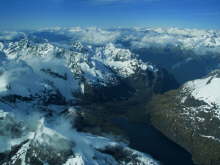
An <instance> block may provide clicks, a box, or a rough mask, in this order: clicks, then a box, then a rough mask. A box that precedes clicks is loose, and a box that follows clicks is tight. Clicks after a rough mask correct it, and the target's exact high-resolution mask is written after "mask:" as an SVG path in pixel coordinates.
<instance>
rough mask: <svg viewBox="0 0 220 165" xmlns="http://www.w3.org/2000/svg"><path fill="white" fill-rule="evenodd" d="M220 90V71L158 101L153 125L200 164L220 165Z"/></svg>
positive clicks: (169, 93)
mask: <svg viewBox="0 0 220 165" xmlns="http://www.w3.org/2000/svg"><path fill="white" fill-rule="evenodd" d="M219 88H220V70H215V71H213V72H211V73H210V74H209V75H207V76H205V77H203V78H201V79H197V80H193V81H190V82H187V83H186V84H184V85H183V86H182V87H181V88H180V89H178V90H176V91H171V92H168V93H167V94H165V95H164V96H161V97H157V98H155V99H157V105H155V108H153V109H152V120H153V123H154V125H155V126H156V127H157V128H158V129H160V130H161V131H162V132H163V133H164V134H165V135H167V136H168V137H169V138H171V139H173V140H174V141H176V142H177V143H178V144H180V145H182V146H183V147H185V148H186V149H187V150H188V151H189V152H191V153H192V156H193V159H194V160H195V162H196V163H197V164H204V165H212V164H216V165H217V164H219V163H220V162H219V160H220V157H219V152H220V134H219V132H220V130H219V124H220V94H219V90H220V89H219ZM155 101H156V100H155Z"/></svg>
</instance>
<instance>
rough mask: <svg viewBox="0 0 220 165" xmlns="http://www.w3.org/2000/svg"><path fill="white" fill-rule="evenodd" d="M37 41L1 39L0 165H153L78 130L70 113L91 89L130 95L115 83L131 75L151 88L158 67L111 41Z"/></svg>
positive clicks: (112, 141) (132, 152)
mask: <svg viewBox="0 0 220 165" xmlns="http://www.w3.org/2000/svg"><path fill="white" fill-rule="evenodd" d="M39 40H40V39H39ZM39 40H37V39H36V38H35V39H30V38H23V39H16V40H13V41H9V40H6V39H5V40H4V41H3V42H2V43H1V47H0V48H1V50H0V51H1V54H0V55H1V61H0V63H1V66H0V109H1V110H0V123H1V124H0V164H2V165H9V164H10V165H26V164H31V165H33V164H36V165H44V164H48V165H52V164H58V165H74V164H77V165H84V164H86V165H87V164H94V165H95V164H96V165H98V164H99V165H103V164H115V165H116V164H120V165H121V164H127V165H128V164H129V165H132V164H133V165H134V164H143V165H150V164H155V165H157V164H159V163H158V162H157V161H155V160H154V159H153V158H151V157H150V156H149V155H146V154H143V153H140V152H138V151H136V150H133V149H131V148H129V147H128V144H125V143H124V142H120V141H118V140H116V138H114V137H112V138H106V137H101V136H98V135H92V134H90V133H89V132H87V133H83V132H78V131H77V130H76V127H75V124H77V123H76V122H77V121H75V118H77V117H78V114H79V113H81V110H82V109H83V105H84V104H83V103H82V102H84V101H85V100H86V97H85V95H87V94H88V93H89V92H90V93H91V90H93V89H100V90H101V89H102V88H104V89H105V88H109V87H111V89H113V90H115V88H116V90H118V89H119V90H120V89H121V88H123V90H127V92H131V91H130V87H127V86H124V87H122V86H123V85H122V82H123V81H124V80H125V79H129V78H131V77H133V76H136V77H138V75H142V76H143V77H145V78H146V80H144V81H143V83H144V84H145V85H146V87H149V88H154V87H155V86H156V82H157V81H159V80H161V79H163V78H162V77H160V76H159V75H161V74H162V71H161V70H159V69H157V68H156V67H155V66H153V65H151V64H149V63H144V62H143V61H141V60H139V59H138V58H137V56H136V55H135V54H133V53H131V52H130V51H129V50H128V49H122V48H119V47H116V46H115V45H114V44H111V43H109V44H106V45H105V46H93V45H92V46H91V45H83V44H81V43H80V42H72V44H70V45H68V44H66V43H65V44H62V43H50V42H48V41H41V40H40V41H39ZM132 81H134V80H132ZM151 81H152V82H155V83H154V84H152V83H151ZM160 86H162V85H158V87H160ZM133 88H134V89H132V90H134V91H133V94H134V93H135V86H133ZM110 92H112V91H110ZM133 94H132V93H131V95H133ZM93 95H94V96H95V95H98V93H97V90H96V93H94V92H93ZM115 95H116V96H117V95H119V96H120V95H124V94H123V92H122V94H120V93H118V94H117V93H116V92H115ZM106 96H109V98H112V97H113V98H112V99H114V100H115V99H118V98H115V97H114V95H113V96H112V95H109V94H108V93H107V94H106ZM106 96H105V98H106ZM129 96H130V95H129ZM129 96H127V97H129ZM87 97H88V98H91V95H88V96H87ZM123 97H124V96H123ZM119 98H120V97H119ZM87 100H88V99H87ZM107 100H108V99H107ZM119 100H120V99H119ZM94 113H95V112H94ZM111 136H112V135H111Z"/></svg>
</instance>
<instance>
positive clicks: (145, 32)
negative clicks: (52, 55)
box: [0, 27, 220, 84]
mask: <svg viewBox="0 0 220 165" xmlns="http://www.w3.org/2000/svg"><path fill="white" fill-rule="evenodd" d="M22 38H23V39H28V40H31V41H34V42H38V43H42V42H49V43H50V44H51V43H53V45H54V44H56V46H58V45H59V46H62V47H70V45H72V43H73V42H76V41H78V42H80V43H82V44H83V45H84V46H85V45H87V46H88V45H90V46H93V47H94V46H106V45H107V44H111V43H113V44H114V45H116V46H117V47H120V48H125V49H129V50H130V51H131V52H132V53H134V54H138V55H139V59H142V60H143V61H144V62H151V63H153V64H156V65H159V66H161V67H163V68H166V69H167V70H168V71H169V72H171V73H172V74H173V75H174V76H175V78H176V79H177V81H178V82H180V83H181V84H182V83H185V82H186V81H189V80H192V79H197V78H200V77H202V76H205V75H206V74H208V73H209V72H210V71H212V70H213V69H219V61H220V56H219V54H220V32H219V30H198V29H180V28H150V27H147V28H112V29H100V28H80V27H74V28H59V27H57V28H48V29H41V30H36V31H29V32H1V33H0V42H1V41H2V42H4V43H8V42H10V41H13V42H14V41H19V40H21V39H22ZM1 47H2V46H0V48H1ZM6 47H7V46H6ZM15 47H16V46H15ZM42 49H43V48H42ZM50 51H52V50H50ZM193 67H194V69H192V68H193ZM182 72H184V73H186V74H184V75H182V76H180V75H181V74H182Z"/></svg>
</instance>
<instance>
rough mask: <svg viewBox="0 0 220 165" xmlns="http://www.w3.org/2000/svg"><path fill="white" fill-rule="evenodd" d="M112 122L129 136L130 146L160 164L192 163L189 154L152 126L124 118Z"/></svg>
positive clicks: (179, 164) (181, 164) (182, 164)
mask: <svg viewBox="0 0 220 165" xmlns="http://www.w3.org/2000/svg"><path fill="white" fill-rule="evenodd" d="M113 123H114V124H116V125H117V126H119V127H120V128H122V129H123V130H125V132H126V133H127V135H128V136H129V137H130V147H132V148H134V149H136V150H138V151H142V152H144V153H147V154H149V155H151V156H152V157H153V158H154V159H156V160H159V161H160V162H161V164H162V165H194V164H193V162H192V159H191V154H189V153H188V152H187V151H186V150H184V149H183V148H181V147H180V146H178V145H177V144H175V143H173V142H172V141H171V140H169V139H168V138H166V137H165V136H164V135H163V134H161V133H160V132H159V131H158V130H156V129H155V128H154V127H153V126H151V125H147V124H142V123H131V122H128V120H126V119H124V118H118V119H114V120H113Z"/></svg>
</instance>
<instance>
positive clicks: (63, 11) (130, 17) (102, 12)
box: [0, 0, 220, 29]
mask: <svg viewBox="0 0 220 165" xmlns="http://www.w3.org/2000/svg"><path fill="white" fill-rule="evenodd" d="M0 21H1V22H0V29H35V28H44V27H54V26H62V27H70V26H82V27H88V26H97V27H117V26H121V27H133V26H141V27H143V26H156V27H161V26H162V27H173V26H175V27H187V28H206V29H207V28H208V29H220V1H219V0H1V1H0Z"/></svg>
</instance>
